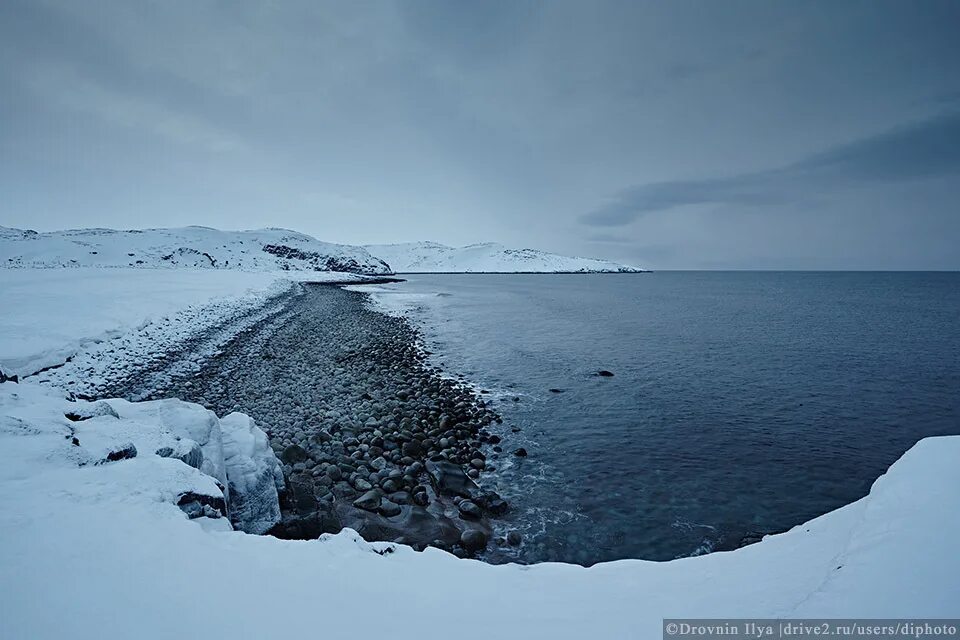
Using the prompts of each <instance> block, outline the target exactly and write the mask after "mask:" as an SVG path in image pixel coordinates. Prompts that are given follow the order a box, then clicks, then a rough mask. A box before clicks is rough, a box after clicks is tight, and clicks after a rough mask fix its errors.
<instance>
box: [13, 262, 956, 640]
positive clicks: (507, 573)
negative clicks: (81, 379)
mask: <svg viewBox="0 0 960 640" xmlns="http://www.w3.org/2000/svg"><path fill="white" fill-rule="evenodd" d="M14 273H22V274H24V275H22V276H19V277H22V278H23V280H19V281H18V280H14V279H11V278H9V277H7V276H9V275H10V274H14ZM44 273H49V274H51V275H49V276H47V275H39V272H33V271H7V272H5V273H4V279H3V281H2V282H0V301H2V302H3V308H4V309H5V312H4V314H3V316H2V318H0V327H2V330H0V335H2V336H3V343H2V346H0V362H4V363H10V362H22V363H33V364H32V365H30V366H26V365H21V366H25V367H26V368H27V369H29V368H30V367H31V366H36V363H38V362H41V361H53V360H55V358H54V357H53V356H51V355H49V354H60V355H62V354H74V355H76V354H78V353H79V354H82V352H84V351H85V350H87V349H90V348H91V345H92V341H93V340H94V339H99V338H102V337H104V336H109V335H116V334H118V333H122V332H124V331H127V330H129V329H132V328H136V327H142V326H143V325H144V323H145V322H146V321H147V319H148V318H149V317H153V318H154V319H155V320H156V321H155V322H154V323H153V325H151V326H155V327H162V326H165V325H168V324H169V325H170V326H171V327H173V326H176V327H180V325H177V324H176V323H175V322H173V321H172V319H175V318H176V317H177V315H178V314H184V313H186V312H187V311H186V310H187V309H190V308H202V309H206V310H207V312H208V313H209V317H210V318H214V317H221V318H222V317H223V316H222V315H220V316H218V314H230V313H234V312H235V311H236V309H237V308H238V307H237V306H236V305H237V304H241V302H240V301H247V302H243V304H251V305H255V304H256V301H257V300H261V299H263V298H262V296H264V295H267V294H269V292H271V291H274V290H276V289H274V288H275V287H284V286H289V285H286V284H284V281H283V279H282V277H281V275H280V274H274V275H269V274H263V276H262V279H259V278H260V276H256V278H254V277H253V276H252V275H251V274H249V273H241V272H211V271H205V272H204V276H196V278H195V277H194V276H193V275H186V273H187V272H171V271H166V272H164V273H160V272H158V271H148V270H142V271H139V272H138V273H139V274H142V275H138V276H131V275H130V274H128V273H126V272H125V271H124V270H119V269H110V270H102V271H99V272H98V273H97V274H96V276H95V279H94V280H85V279H83V278H81V279H80V280H76V278H77V277H78V275H80V274H81V272H79V271H76V270H70V271H49V272H44ZM178 274H180V275H178ZM215 274H220V275H221V276H223V277H226V275H225V274H230V275H232V277H234V278H236V280H235V281H221V280H216V279H214V280H206V279H205V278H206V277H208V275H209V277H214V278H216V277H217V276H216V275H215ZM284 275H286V274H284ZM91 277H94V276H91ZM167 278H183V280H168V279H167ZM231 282H232V283H231ZM83 283H87V284H83ZM90 283H95V284H96V286H92V285H91V286H88V284H90ZM162 291H168V293H166V294H162V293H158V292H162ZM71 292H72V293H71ZM63 296H68V297H67V298H64V297H63ZM69 296H72V297H69ZM226 296H234V297H226ZM217 299H219V301H218V300H217ZM64 300H69V304H64ZM14 302H15V304H13V303H14ZM7 310H10V311H9V312H8V311H7ZM181 329H182V330H186V328H184V327H181V328H177V329H176V331H180V330H181ZM173 330H174V329H171V331H173ZM21 342H22V344H21ZM11 354H13V355H11ZM43 358H47V360H43ZM39 377H40V376H36V377H34V378H29V379H27V380H25V381H23V382H22V383H21V384H14V383H10V382H7V383H3V384H0V500H2V504H4V506H5V508H4V509H2V510H0V575H2V577H3V581H2V584H3V587H0V592H2V593H0V596H2V597H0V637H4V638H62V637H71V638H110V637H121V636H122V637H126V636H130V635H134V636H136V637H138V638H171V637H184V636H188V637H203V636H206V635H208V634H209V635H215V636H218V637H219V636H223V637H288V636H289V637H296V636H297V635H309V636H313V635H316V634H318V633H321V632H322V633H324V634H329V635H334V636H346V635H354V634H359V633H364V632H372V633H387V634H389V635H390V636H391V637H394V638H407V637H409V638H413V637H417V638H423V637H432V636H433V635H441V634H444V635H446V634H449V633H454V634H456V635H457V636H458V637H462V638H481V637H482V638H488V637H497V636H501V637H524V638H552V639H557V638H578V639H579V638H583V637H594V636H597V637H641V638H659V637H660V635H661V628H660V620H661V618H663V617H692V616H698V617H735V616H755V617H789V616H797V617H800V616H810V617H814V616H816V617H830V616H833V617H852V616H857V617H885V618H889V617H901V616H902V617H921V616H929V617H957V616H960V578H958V576H960V556H958V555H957V554H956V553H955V549H954V546H955V542H954V541H955V539H956V538H957V536H958V534H960V509H958V508H957V503H958V494H960V465H958V464H957V460H958V459H960V437H957V436H953V437H939V438H928V439H925V440H923V441H921V442H919V443H918V444H917V445H916V446H915V447H913V448H912V449H911V450H910V451H908V452H907V453H906V454H905V455H904V456H903V457H902V458H901V459H900V460H899V461H898V462H897V463H895V464H894V465H893V466H892V467H891V468H890V470H889V472H888V473H887V474H886V475H884V476H883V477H881V478H880V479H879V480H878V481H877V482H876V483H875V484H874V486H873V488H872V489H871V492H870V495H869V496H867V497H865V498H863V499H862V500H859V501H857V502H856V503H853V504H851V505H848V506H846V507H844V508H842V509H839V510H837V511H834V512H832V513H828V514H826V515H824V516H822V517H820V518H817V519H815V520H813V521H811V522H808V523H806V524H803V525H800V526H798V527H796V528H794V529H793V530H791V531H789V532H787V533H784V534H781V535H776V536H771V537H768V538H767V539H765V540H764V541H763V542H760V543H758V544H754V545H751V546H748V547H745V548H743V549H740V550H737V551H734V552H729V553H715V554H710V555H707V556H701V557H697V558H687V559H681V560H675V561H672V562H666V563H655V562H646V561H639V560H630V561H620V562H614V563H607V564H599V565H595V566H593V567H591V568H589V569H585V568H582V567H578V566H574V565H561V564H542V565H535V566H529V567H521V566H516V565H506V566H491V565H486V564H483V563H481V562H476V561H471V560H458V559H456V558H455V557H453V556H452V555H449V554H446V553H444V552H441V551H437V550H433V549H427V550H426V551H424V552H422V553H417V552H414V551H413V550H412V549H410V548H407V547H403V546H398V545H392V544H386V543H374V544H368V543H365V542H363V541H362V540H359V539H358V537H357V536H356V535H355V534H354V533H353V532H351V531H349V530H347V531H344V532H342V533H340V534H338V535H335V536H325V537H324V538H322V539H320V540H316V541H309V542H291V541H280V540H276V539H273V538H269V537H263V536H256V535H248V534H244V533H240V532H236V531H232V530H229V529H230V528H229V527H227V526H225V525H226V523H227V520H226V519H225V518H222V517H220V518H210V517H209V516H210V515H215V514H212V513H209V512H206V511H204V509H203V504H202V501H201V503H200V507H199V508H200V512H198V511H197V510H196V509H197V508H198V507H196V506H190V505H189V504H188V505H186V506H187V507H188V509H187V511H190V513H188V512H187V511H185V510H184V509H182V508H180V507H178V506H177V503H178V502H180V501H181V500H182V498H183V496H184V495H188V496H189V495H191V494H194V495H195V496H207V497H209V498H216V497H217V492H218V491H219V492H220V495H224V490H226V492H227V493H229V491H230V485H231V478H230V477H229V476H230V472H229V468H230V466H231V465H232V466H233V467H234V468H235V469H236V470H237V471H236V473H238V474H240V475H238V476H235V477H237V478H247V481H245V482H243V483H242V486H243V487H259V488H261V489H263V488H265V487H266V482H265V480H266V479H270V480H271V481H272V480H273V476H272V473H273V472H272V471H271V470H270V469H269V466H270V465H269V455H268V454H266V452H265V451H264V449H263V447H258V446H257V441H258V437H259V436H258V434H257V430H255V427H254V426H253V425H251V424H250V422H249V420H247V419H245V417H244V416H242V415H239V414H233V415H232V416H228V417H221V418H219V419H217V418H216V417H215V416H214V417H212V418H211V416H210V414H209V412H206V411H205V410H204V409H203V408H201V407H199V406H197V405H189V404H187V403H180V402H178V401H163V402H165V403H166V404H157V403H144V404H131V403H126V402H123V401H111V402H110V403H109V404H110V406H111V407H112V408H113V409H114V412H115V413H116V414H117V416H116V417H114V416H113V415H102V416H100V417H96V418H92V419H90V420H83V421H80V422H72V421H71V420H69V419H68V418H67V417H66V416H65V413H68V412H70V411H71V410H72V409H73V408H75V407H80V406H83V407H86V406H88V405H84V404H82V403H72V402H69V401H67V400H66V399H65V398H64V394H63V392H62V391H59V390H57V389H56V388H53V387H51V386H50V385H40V384H38V380H37V379H36V378H39ZM161 407H166V409H163V410H161ZM171 415H175V416H179V417H177V418H176V419H175V420H174V419H170V418H169V416H171ZM164 416H167V418H164ZM211 420H216V422H217V429H219V430H220V433H221V436H220V439H221V445H220V446H219V450H220V451H222V452H223V456H224V463H223V470H222V473H221V470H220V469H219V468H218V467H217V465H216V464H213V466H212V467H210V466H209V465H208V468H207V469H206V472H204V470H203V465H202V464H201V465H200V467H201V468H200V469H197V468H195V467H193V466H191V465H190V464H188V462H187V461H186V460H182V459H180V458H181V457H182V458H189V456H187V455H181V456H180V457H178V456H176V455H160V453H164V454H167V452H166V451H164V448H165V447H169V448H170V449H173V450H175V451H172V452H170V453H177V452H178V451H179V450H178V447H179V448H187V447H186V443H185V441H187V440H193V441H195V442H197V443H198V445H201V444H203V443H201V442H199V441H200V440H203V436H202V435H198V436H196V437H194V436H191V435H190V434H191V433H195V432H194V431H191V429H192V428H193V426H195V425H197V424H205V425H207V428H208V431H209V430H212V429H213V426H212V425H213V422H211ZM225 434H230V435H226V437H225ZM177 437H179V438H180V439H179V440H177ZM73 438H77V440H78V442H79V444H74V442H73V440H72V439H73ZM214 440H215V438H214ZM128 442H129V443H131V444H134V445H136V444H137V443H140V444H139V446H137V447H136V448H137V455H136V456H134V457H127V458H122V457H121V458H120V459H118V460H116V461H108V458H109V457H110V456H109V453H110V452H112V451H116V450H118V448H120V447H118V445H120V446H121V447H122V445H125V444H127V443H128ZM177 443H180V444H177ZM201 448H202V447H201ZM217 450H218V447H216V446H214V447H213V449H211V454H210V455H211V458H212V459H214V460H216V452H217ZM158 452H160V453H158ZM258 452H260V453H258ZM179 453H181V454H185V453H187V452H179ZM231 455H233V456H236V460H234V461H233V463H231V464H228V461H227V459H228V458H229V457H231ZM264 456H266V457H264ZM114 457H117V456H114ZM258 460H259V461H261V462H263V464H258V462H257V461H258ZM101 461H104V462H102V463H100V464H97V463H98V462H101ZM217 482H219V483H220V485H222V486H223V489H221V487H220V486H219V485H218V484H217ZM234 484H236V483H234ZM797 490H798V491H802V490H803V488H802V487H798V489H797ZM207 502H210V501H207ZM214 502H215V501H214ZM207 506H209V505H207ZM191 510H192V511H191ZM189 515H194V516H199V517H196V518H194V519H190V518H189V517H188V516H189ZM388 548H389V549H392V551H390V552H387V551H386V550H387V549H388ZM371 625H372V626H371Z"/></svg>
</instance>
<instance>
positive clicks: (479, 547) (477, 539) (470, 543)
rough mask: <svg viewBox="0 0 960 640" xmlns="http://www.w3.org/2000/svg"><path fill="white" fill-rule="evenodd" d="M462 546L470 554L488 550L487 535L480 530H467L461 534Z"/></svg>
mask: <svg viewBox="0 0 960 640" xmlns="http://www.w3.org/2000/svg"><path fill="white" fill-rule="evenodd" d="M460 546H462V547H463V548H464V550H465V551H467V552H468V553H477V552H478V551H483V550H484V549H486V548H487V534H486V533H484V532H483V531H480V530H479V529H467V530H466V531H464V532H463V533H461V534H460Z"/></svg>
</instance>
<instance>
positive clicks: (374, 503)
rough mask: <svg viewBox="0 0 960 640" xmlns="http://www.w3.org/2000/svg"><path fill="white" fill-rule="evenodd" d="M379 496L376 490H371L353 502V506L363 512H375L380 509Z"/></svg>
mask: <svg viewBox="0 0 960 640" xmlns="http://www.w3.org/2000/svg"><path fill="white" fill-rule="evenodd" d="M380 503H381V494H380V491H379V490H377V489H371V490H370V491H367V492H366V493H364V494H363V495H362V496H360V497H359V498H357V499H356V500H354V501H353V506H355V507H356V508H358V509H363V510H364V511H376V510H377V509H379V508H380Z"/></svg>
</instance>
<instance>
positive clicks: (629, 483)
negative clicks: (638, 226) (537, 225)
mask: <svg viewBox="0 0 960 640" xmlns="http://www.w3.org/2000/svg"><path fill="white" fill-rule="evenodd" d="M407 277H409V281H408V282H405V283H402V284H398V285H390V286H388V287H384V292H383V293H382V294H378V295H379V296H380V299H381V300H383V301H384V302H385V303H386V304H388V305H391V306H402V307H403V308H405V309H406V310H407V311H406V313H407V315H408V316H409V317H410V319H411V320H412V321H413V322H414V323H415V324H417V325H418V326H420V327H421V329H423V330H424V333H425V335H426V337H427V340H428V344H429V347H430V348H432V349H433V350H434V352H435V357H436V360H437V362H438V363H443V365H444V367H445V369H446V370H447V371H448V372H450V373H462V374H464V375H465V376H466V377H467V378H468V379H470V380H471V381H473V382H475V383H477V384H478V385H479V386H481V387H482V388H483V389H486V390H489V392H490V393H489V395H488V397H489V398H490V399H491V401H494V402H495V403H496V406H497V407H498V409H499V410H500V411H501V414H502V415H503V417H504V425H503V429H502V432H503V433H504V435H505V442H504V444H503V446H504V451H505V452H504V454H502V455H501V456H500V457H499V458H498V459H497V460H496V461H493V460H491V462H492V463H493V464H496V465H498V470H497V471H496V472H494V473H493V474H490V479H489V480H488V482H495V483H496V484H497V485H498V489H499V491H500V492H501V493H502V494H504V496H505V497H507V498H508V499H509V501H510V502H511V504H512V506H513V507H514V509H513V512H512V513H511V515H510V516H508V518H507V521H506V522H505V523H504V525H503V526H504V530H507V529H512V528H516V529H519V530H520V531H521V532H522V533H523V535H524V540H525V542H524V545H523V547H522V548H521V551H520V552H518V553H519V558H520V559H522V560H524V561H529V562H533V561H543V560H560V561H567V562H578V563H584V564H592V563H595V562H599V561H604V560H613V559H619V558H645V559H654V560H665V559H670V558H675V557H679V556H686V555H691V554H698V553H704V552H708V551H711V550H722V549H730V548H734V547H736V546H738V544H739V543H740V542H741V540H742V539H743V538H744V536H747V535H749V534H755V533H761V534H762V533H768V532H775V531H781V530H784V529H787V528H789V527H791V526H794V525H797V524H800V523H802V522H804V521H806V520H808V519H810V518H813V517H815V516H818V515H820V514H823V513H825V512H827V511H830V510H832V509H835V508H837V507H840V506H842V505H844V504H847V503H849V502H852V501H854V500H856V499H858V498H860V497H862V496H864V495H865V494H866V493H867V492H868V491H869V488H870V485H871V483H872V482H873V481H874V480H876V478H877V477H878V476H879V475H880V474H882V473H883V472H884V471H885V469H886V468H887V467H888V466H889V465H890V464H891V463H892V462H894V461H895V460H896V459H897V458H898V457H899V456H900V455H901V454H902V453H903V452H904V451H906V450H907V449H908V448H909V447H910V446H911V445H913V444H914V443H915V442H916V441H917V440H918V439H920V438H923V437H925V436H932V435H942V434H958V433H960V274H957V273H798V272H788V273H770V272H767V273H757V272H752V273H747V272H728V273H719V272H662V273H647V274H627V275H619V274H618V275H415V276H407ZM600 369H607V370H610V371H612V372H613V373H614V374H615V375H614V377H598V376H596V375H594V374H595V372H596V371H598V370H600ZM551 388H554V389H560V390H562V393H555V392H551V391H550V389H551ZM514 397H516V398H519V401H514V400H513V398H514ZM513 427H518V428H519V429H520V431H519V432H518V433H513V432H512V431H511V428H513ZM517 447H524V448H526V449H527V451H528V452H529V456H528V457H527V458H516V457H514V456H512V455H509V452H510V451H512V450H514V449H515V448H517ZM958 464H960V462H958Z"/></svg>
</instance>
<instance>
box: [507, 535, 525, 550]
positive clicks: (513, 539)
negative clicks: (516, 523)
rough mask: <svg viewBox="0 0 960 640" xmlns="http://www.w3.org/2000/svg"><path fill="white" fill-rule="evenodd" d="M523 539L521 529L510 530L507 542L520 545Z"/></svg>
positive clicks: (513, 545)
mask: <svg viewBox="0 0 960 640" xmlns="http://www.w3.org/2000/svg"><path fill="white" fill-rule="evenodd" d="M522 541H523V536H521V535H520V532H519V531H510V532H509V533H507V544H509V545H510V546H511V547H519V546H520V543H521V542H522Z"/></svg>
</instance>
